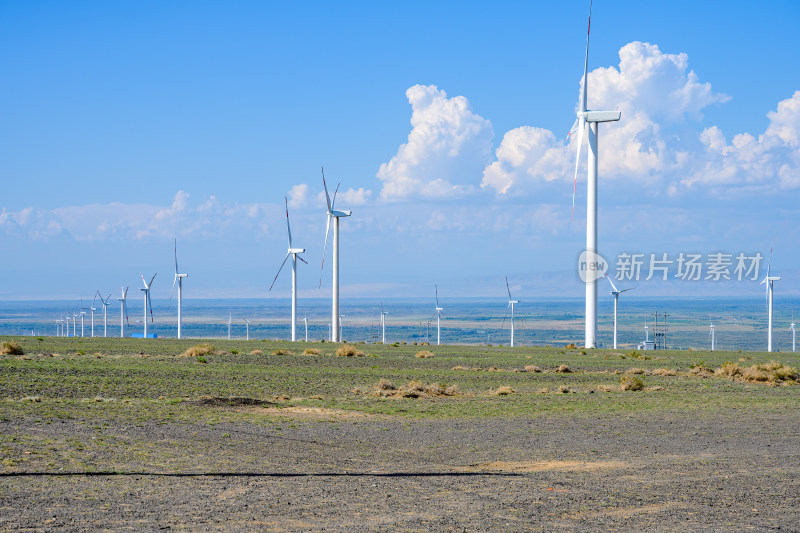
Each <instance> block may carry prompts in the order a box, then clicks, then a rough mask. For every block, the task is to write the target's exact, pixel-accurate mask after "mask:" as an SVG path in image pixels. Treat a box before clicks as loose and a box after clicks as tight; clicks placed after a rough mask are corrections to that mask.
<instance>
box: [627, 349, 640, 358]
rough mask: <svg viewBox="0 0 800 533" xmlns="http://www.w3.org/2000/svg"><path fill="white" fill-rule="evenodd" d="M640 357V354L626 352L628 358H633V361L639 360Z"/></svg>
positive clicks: (632, 351) (634, 351)
mask: <svg viewBox="0 0 800 533" xmlns="http://www.w3.org/2000/svg"><path fill="white" fill-rule="evenodd" d="M641 356H642V354H640V353H639V352H637V351H636V350H631V351H630V352H628V357H633V358H634V359H639V358H640V357H641Z"/></svg>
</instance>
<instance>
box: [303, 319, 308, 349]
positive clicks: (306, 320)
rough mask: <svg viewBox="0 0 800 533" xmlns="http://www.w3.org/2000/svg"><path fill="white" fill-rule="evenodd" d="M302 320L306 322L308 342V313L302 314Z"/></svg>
mask: <svg viewBox="0 0 800 533" xmlns="http://www.w3.org/2000/svg"><path fill="white" fill-rule="evenodd" d="M303 322H305V323H306V342H308V315H305V316H303Z"/></svg>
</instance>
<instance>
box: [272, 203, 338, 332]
mask: <svg viewBox="0 0 800 533" xmlns="http://www.w3.org/2000/svg"><path fill="white" fill-rule="evenodd" d="M326 192H327V191H326ZM283 199H284V201H285V202H286V230H287V231H288V232H289V251H287V252H286V257H284V258H283V263H281V267H280V268H279V269H278V273H277V274H275V279H273V280H272V285H270V286H269V290H270V291H271V290H272V287H274V286H275V282H276V281H277V280H278V276H279V275H280V273H281V270H283V265H285V264H286V260H287V259H289V256H291V257H292V342H295V341H296V340H297V260H298V259H299V260H300V261H302V262H303V263H305V264H308V263H307V262H306V260H305V259H303V258H302V257H300V255H299V254H302V253H303V252H305V251H306V249H305V248H294V247H292V227H291V226H290V225H289V199H288V198H286V197H285V196H284V197H283ZM325 236H326V239H327V233H326V234H325ZM324 260H325V258H324V254H323V261H324ZM321 282H322V280H321V279H320V283H321Z"/></svg>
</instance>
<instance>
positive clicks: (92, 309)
mask: <svg viewBox="0 0 800 533" xmlns="http://www.w3.org/2000/svg"><path fill="white" fill-rule="evenodd" d="M95 298H97V295H96V294H95V297H94V298H92V305H90V306H89V310H90V311H91V312H92V337H94V312H95V311H97V308H96V307H95V306H94V301H95Z"/></svg>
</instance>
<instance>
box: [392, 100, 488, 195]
mask: <svg viewBox="0 0 800 533" xmlns="http://www.w3.org/2000/svg"><path fill="white" fill-rule="evenodd" d="M406 96H407V97H408V101H409V103H410V104H411V108H412V115H411V126H412V128H411V132H410V133H409V134H408V142H407V143H406V144H403V145H401V146H400V148H398V150H397V154H396V155H395V156H394V157H393V158H392V159H391V160H390V161H389V162H388V163H383V164H382V165H381V166H380V168H379V170H378V173H377V177H378V179H380V180H381V181H382V182H383V188H382V190H381V192H380V199H381V200H384V201H398V200H403V199H406V198H410V197H423V198H444V197H452V196H454V195H463V194H467V193H469V192H471V191H472V190H474V184H475V183H476V182H477V181H478V179H479V177H480V175H481V171H482V169H483V167H484V166H485V165H486V164H487V163H488V162H489V161H490V160H491V148H492V137H493V132H492V125H491V123H490V122H489V121H488V120H486V119H484V118H483V117H481V116H479V115H477V114H475V113H473V112H472V109H471V106H470V104H469V101H468V100H467V99H466V98H465V97H463V96H456V97H453V98H448V97H447V94H446V93H445V92H444V91H442V90H440V89H439V88H438V87H436V86H435V85H428V86H425V85H415V86H413V87H411V88H409V89H408V90H407V91H406Z"/></svg>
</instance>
